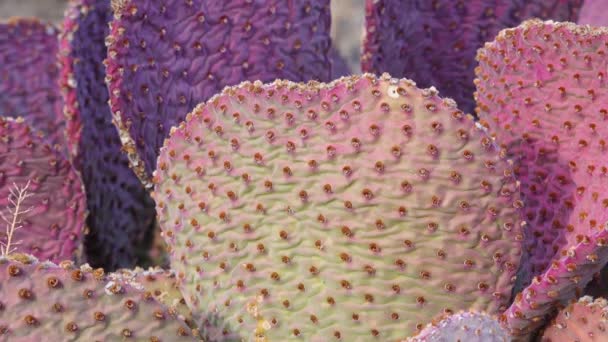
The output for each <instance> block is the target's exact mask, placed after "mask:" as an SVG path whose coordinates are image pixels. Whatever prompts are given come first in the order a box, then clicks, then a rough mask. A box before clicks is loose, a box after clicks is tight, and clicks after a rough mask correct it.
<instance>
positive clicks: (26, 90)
mask: <svg viewBox="0 0 608 342" xmlns="http://www.w3.org/2000/svg"><path fill="white" fill-rule="evenodd" d="M57 34H58V30H57V29H56V28H55V27H54V26H53V25H51V24H48V23H43V22H41V21H39V20H37V19H34V18H13V19H9V20H8V21H7V22H1V23H0V115H1V116H5V117H18V116H21V117H23V118H25V120H26V121H27V122H28V123H29V124H30V125H32V126H33V127H35V128H36V129H38V130H40V131H42V132H44V133H45V134H46V135H47V139H48V140H49V141H50V143H51V144H59V145H61V146H64V143H65V140H66V139H65V137H64V126H65V123H64V119H63V115H62V102H61V94H60V92H59V88H58V87H57V82H58V79H59V68H58V67H57V59H56V54H57V45H58V44H57Z"/></svg>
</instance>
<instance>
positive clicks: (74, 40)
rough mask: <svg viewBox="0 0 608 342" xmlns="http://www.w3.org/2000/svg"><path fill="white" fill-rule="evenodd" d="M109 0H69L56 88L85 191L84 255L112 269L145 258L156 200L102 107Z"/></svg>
mask: <svg viewBox="0 0 608 342" xmlns="http://www.w3.org/2000/svg"><path fill="white" fill-rule="evenodd" d="M111 18H112V12H111V9H110V1H109V0H79V1H73V2H72V3H71V4H70V7H69V8H68V10H67V12H66V19H65V23H64V27H65V30H64V32H63V34H62V44H61V47H62V49H61V55H60V59H61V62H62V86H63V93H64V97H65V103H66V108H65V112H66V116H67V117H69V118H70V120H69V121H68V132H69V134H68V135H69V137H70V141H71V148H70V151H71V153H72V158H73V160H74V164H75V165H76V167H77V168H78V170H79V171H80V173H81V175H82V179H83V182H84V185H85V188H86V193H87V205H88V209H89V217H88V219H87V226H88V227H89V229H90V232H89V234H88V235H87V237H86V240H85V253H86V257H87V261H88V262H89V263H90V264H91V265H93V266H94V267H104V269H106V270H114V269H116V268H119V267H133V266H135V264H137V263H139V262H141V260H142V259H143V258H145V255H144V253H145V251H146V250H147V249H148V248H149V246H150V244H151V242H152V238H153V233H154V232H153V229H154V227H155V211H154V201H153V200H152V199H151V198H150V195H149V194H148V192H147V191H146V189H145V188H144V187H143V185H142V184H141V183H140V181H139V179H138V178H137V176H136V175H135V173H134V172H133V170H131V168H130V167H129V160H128V158H127V156H126V155H125V154H124V153H123V152H122V144H121V141H120V137H119V135H118V132H117V130H116V127H115V126H114V125H113V124H112V113H111V112H110V107H109V106H108V103H107V102H108V98H109V96H108V90H107V87H106V84H105V80H104V78H105V67H104V65H103V61H104V59H105V58H106V48H105V44H104V40H105V37H106V36H107V34H108V31H109V28H108V22H109V21H110V19H111Z"/></svg>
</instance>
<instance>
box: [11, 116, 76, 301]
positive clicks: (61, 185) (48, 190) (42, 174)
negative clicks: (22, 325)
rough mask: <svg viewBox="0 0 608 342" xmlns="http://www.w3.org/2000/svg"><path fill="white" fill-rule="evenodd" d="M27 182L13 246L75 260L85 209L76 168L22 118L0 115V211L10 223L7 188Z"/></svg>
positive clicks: (47, 256)
mask: <svg viewBox="0 0 608 342" xmlns="http://www.w3.org/2000/svg"><path fill="white" fill-rule="evenodd" d="M28 182H29V186H28ZM26 186H27V193H28V194H29V195H30V196H29V197H27V198H26V199H25V201H24V202H23V203H21V205H20V209H19V211H27V210H29V211H28V212H26V213H24V214H23V215H17V221H20V222H21V223H20V224H18V225H20V226H21V228H19V229H17V230H16V231H15V235H14V236H13V237H12V241H13V242H17V243H18V244H17V245H15V246H14V247H15V251H16V252H19V253H30V254H33V255H35V256H36V257H38V258H40V259H42V260H47V259H49V260H51V261H61V260H65V259H73V258H74V257H75V255H74V254H75V252H76V250H77V249H78V247H79V244H80V242H81V240H82V235H84V223H85V212H86V203H85V195H84V191H83V188H82V183H81V182H80V179H79V178H78V175H77V174H76V171H75V170H74V169H73V168H72V166H71V164H70V163H69V162H68V161H67V160H66V158H65V157H64V156H63V155H62V154H61V153H60V152H58V151H57V150H55V149H53V148H52V147H51V146H50V145H48V144H47V142H46V140H45V139H43V138H42V134H41V133H37V132H34V131H33V130H32V128H30V126H29V125H27V124H26V123H25V122H23V119H16V120H13V119H11V118H0V211H2V214H3V215H4V217H5V218H7V219H8V221H9V222H12V220H13V218H14V216H13V213H14V212H15V208H16V206H15V202H16V201H15V196H10V193H11V190H14V189H15V188H16V187H18V188H20V189H23V188H24V187H26ZM0 224H1V226H0V227H1V228H0V241H2V242H7V238H8V237H7V230H8V228H7V227H6V225H7V224H9V223H8V222H5V221H4V220H2V221H0ZM9 225H10V224H9ZM0 298H1V297H0Z"/></svg>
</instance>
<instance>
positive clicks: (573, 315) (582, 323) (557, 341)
mask: <svg viewBox="0 0 608 342" xmlns="http://www.w3.org/2000/svg"><path fill="white" fill-rule="evenodd" d="M561 341H580V342H601V341H608V302H607V301H606V300H605V299H603V298H598V299H596V300H593V298H591V297H587V296H585V297H582V298H581V299H579V301H578V302H575V303H572V304H570V305H568V307H567V308H565V309H563V310H562V311H561V312H560V313H559V315H557V318H555V320H554V321H553V322H552V323H551V325H550V326H549V327H547V329H546V330H545V332H544V334H543V337H542V338H541V342H561Z"/></svg>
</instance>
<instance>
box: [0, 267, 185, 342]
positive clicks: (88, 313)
mask: <svg viewBox="0 0 608 342" xmlns="http://www.w3.org/2000/svg"><path fill="white" fill-rule="evenodd" d="M0 304H1V307H2V309H3V310H2V316H0V338H1V339H2V340H3V341H25V340H27V341H66V340H71V341H75V340H79V341H101V340H104V341H120V340H129V341H130V340H134V341H195V340H196V339H195V338H194V336H193V334H196V331H191V329H189V328H188V326H187V325H185V324H184V323H183V322H182V321H180V320H179V319H177V318H176V317H174V315H173V314H172V313H171V312H170V311H169V310H168V309H167V308H166V307H165V306H163V305H162V304H159V303H158V302H157V301H156V300H155V299H154V296H153V295H152V294H151V293H150V292H147V291H144V290H141V289H137V288H134V287H133V286H131V285H129V284H128V283H127V282H123V281H120V280H116V279H110V278H109V277H108V276H106V275H104V272H103V270H102V269H96V270H93V269H92V268H90V267H87V266H82V267H80V268H78V267H75V266H74V265H73V264H72V263H71V262H63V263H61V264H59V266H57V265H55V264H52V263H50V262H44V263H38V262H37V261H36V260H35V259H33V258H31V257H29V256H26V255H17V256H14V257H12V258H9V259H7V258H1V259H0Z"/></svg>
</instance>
